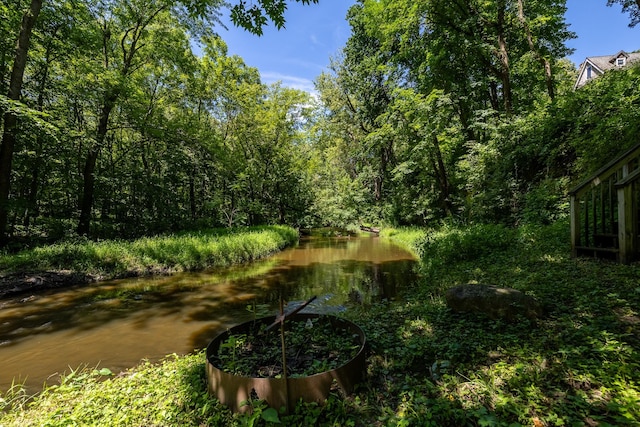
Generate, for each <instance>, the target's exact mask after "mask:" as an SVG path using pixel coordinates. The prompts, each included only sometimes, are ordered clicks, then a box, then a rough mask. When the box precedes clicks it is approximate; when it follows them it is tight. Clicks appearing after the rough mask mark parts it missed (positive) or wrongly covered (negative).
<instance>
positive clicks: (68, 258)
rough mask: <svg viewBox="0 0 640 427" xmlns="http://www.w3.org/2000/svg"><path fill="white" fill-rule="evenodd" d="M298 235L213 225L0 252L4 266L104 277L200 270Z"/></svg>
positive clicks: (259, 254) (263, 251)
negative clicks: (126, 238) (173, 232)
mask: <svg viewBox="0 0 640 427" xmlns="http://www.w3.org/2000/svg"><path fill="white" fill-rule="evenodd" d="M297 239H298V234H297V232H296V230H294V229H293V228H291V227H285V226H264V227H249V228H234V229H211V230H204V231H199V232H190V233H182V234H176V235H169V236H155V237H149V238H142V239H138V240H135V241H131V242H129V241H101V242H93V241H89V240H84V241H74V242H65V243H59V244H55V245H50V246H43V247H38V248H35V249H31V250H26V251H22V252H19V253H17V254H14V255H3V256H1V257H0V270H2V271H3V272H5V273H11V272H21V271H50V270H54V271H59V270H72V271H75V272H79V273H87V274H91V275H97V276H100V277H103V278H104V277H121V276H126V275H143V274H152V273H167V272H169V273H171V272H179V271H196V270H202V269H205V268H209V267H224V266H229V265H232V264H237V263H242V262H248V261H252V260H254V259H258V258H263V257H265V256H267V255H269V254H271V253H273V252H276V251H278V250H280V249H282V248H283V247H285V246H288V245H291V244H293V243H295V242H296V241H297Z"/></svg>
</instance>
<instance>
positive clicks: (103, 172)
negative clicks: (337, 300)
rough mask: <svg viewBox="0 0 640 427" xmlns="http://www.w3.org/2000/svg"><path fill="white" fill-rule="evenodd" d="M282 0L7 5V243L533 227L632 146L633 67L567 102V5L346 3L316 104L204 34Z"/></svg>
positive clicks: (1, 190) (2, 206) (2, 217)
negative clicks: (284, 229)
mask: <svg viewBox="0 0 640 427" xmlns="http://www.w3.org/2000/svg"><path fill="white" fill-rule="evenodd" d="M299 1H300V2H301V3H303V4H311V3H316V1H315V0H314V1H312V0H299ZM609 3H615V2H609ZM620 3H622V5H623V6H624V7H625V9H624V10H625V11H629V12H631V13H632V17H633V16H635V15H633V14H634V13H635V12H636V11H637V5H636V4H635V3H634V2H626V1H625V2H620ZM286 5H287V2H286V1H284V0H277V1H275V0H260V1H256V2H251V3H247V2H244V1H239V2H232V3H231V4H228V5H227V4H225V3H223V2H220V1H218V0H199V1H195V0H194V1H192V0H184V1H178V0H158V1H154V2H152V3H149V2H137V1H135V0H113V1H95V2H94V1H84V2H73V3H69V2H65V1H63V2H54V3H46V2H45V3H42V2H41V0H31V2H25V1H19V2H17V3H16V4H15V6H17V7H13V6H11V7H10V5H9V4H6V3H3V4H2V5H1V6H0V12H1V14H2V18H3V19H2V24H0V36H1V37H0V40H2V42H0V94H2V95H1V96H0V113H2V115H3V120H2V131H3V137H2V138H3V140H2V141H3V142H2V147H3V148H2V150H1V152H0V160H1V162H2V163H1V166H0V228H2V229H3V230H4V232H5V233H3V237H4V240H3V241H4V243H7V242H8V243H11V242H14V243H17V244H23V243H24V242H25V241H26V242H33V241H34V240H42V241H45V242H50V241H54V240H57V239H60V238H63V237H69V236H73V235H76V234H80V235H88V236H89V237H92V238H113V237H117V238H134V237H139V236H141V235H149V234H155V233H159V232H167V231H178V230H184V229H189V228H191V229H192V228H199V227H212V226H213V227H217V226H236V225H256V224H268V223H288V224H291V225H294V226H315V225H335V226H343V227H344V226H357V225H359V224H362V223H368V224H371V223H381V222H387V223H390V224H397V225H402V224H421V225H430V224H435V223H438V222H439V221H441V220H442V219H444V218H447V217H449V218H454V219H455V220H457V221H462V222H487V221H489V222H500V223H507V224H514V223H523V222H524V223H526V222H543V223H547V222H550V221H554V220H555V219H557V218H558V217H561V216H562V215H563V214H564V213H565V212H566V203H565V197H564V196H565V194H566V191H567V188H568V187H569V186H570V185H572V183H574V182H576V181H577V180H578V179H580V178H583V177H584V176H585V174H587V173H588V172H590V171H592V170H594V169H597V168H598V167H599V166H601V165H602V163H603V162H604V160H603V159H609V158H610V157H612V156H614V155H615V154H617V153H619V152H620V151H621V150H624V149H625V148H627V147H629V146H630V145H631V144H634V143H636V142H637V141H636V140H635V138H634V135H636V134H637V131H638V126H639V125H638V117H640V115H639V114H638V103H637V102H636V101H637V99H638V91H639V89H638V87H639V85H638V84H637V82H638V69H637V67H635V68H634V67H628V68H626V69H624V70H619V71H617V72H612V73H607V75H606V76H604V77H603V78H601V79H597V80H596V81H594V82H591V83H590V84H588V85H586V86H585V87H583V88H581V89H579V90H576V91H574V90H573V83H574V81H575V75H576V70H575V66H574V65H573V64H571V63H569V62H568V61H567V60H566V59H565V57H566V55H567V54H568V53H569V52H570V50H569V49H568V48H567V47H566V44H565V43H566V42H567V40H569V39H570V38H572V37H573V36H574V35H573V34H572V33H571V32H570V31H569V29H568V27H567V24H566V23H565V21H564V13H565V10H566V6H565V1H564V0H508V1H507V0H494V1H489V2H486V1H477V0H474V1H467V0H464V1H463V0H447V1H442V0H424V1H420V2H413V1H406V0H402V1H390V0H359V1H358V2H357V3H356V4H355V5H354V6H353V7H352V8H351V9H350V11H349V13H348V16H347V19H348V21H349V23H350V25H351V28H352V35H351V37H350V38H349V40H348V42H347V44H346V46H345V47H344V48H343V50H342V52H340V54H339V55H338V56H337V57H336V58H334V59H333V65H332V67H331V70H330V71H329V72H327V73H324V74H322V75H321V76H319V77H318V80H317V90H318V98H317V100H316V99H315V98H313V97H310V96H309V95H308V94H306V93H304V92H300V91H296V90H292V89H288V88H283V87H281V86H279V85H277V84H276V85H272V86H266V85H263V84H262V83H261V82H260V77H259V73H258V72H257V70H256V69H254V68H251V67H249V66H247V65H246V64H244V62H243V61H242V59H241V58H238V57H234V56H231V57H230V56H228V55H227V50H226V46H225V43H224V41H223V40H221V39H220V38H219V37H218V36H217V35H216V33H215V29H216V26H217V25H221V24H220V21H219V18H220V14H221V13H222V12H223V8H224V7H227V6H228V7H230V9H231V16H232V20H233V21H234V22H235V23H236V24H238V25H241V26H243V27H244V28H246V29H248V30H249V31H252V32H254V33H256V34H260V33H261V32H262V28H263V26H264V25H267V24H268V22H269V20H271V21H272V22H273V23H274V24H275V25H276V26H277V27H282V26H283V24H284V21H283V13H284V11H285V9H286ZM310 7H311V6H310ZM15 40H17V41H18V47H19V48H18V49H15V46H16V45H15V44H14V41H15ZM612 53H613V52H612ZM4 94H7V95H6V96H5V95H4ZM614 142H615V143H614Z"/></svg>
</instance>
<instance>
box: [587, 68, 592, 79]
mask: <svg viewBox="0 0 640 427" xmlns="http://www.w3.org/2000/svg"><path fill="white" fill-rule="evenodd" d="M589 79H591V65H587V80H589Z"/></svg>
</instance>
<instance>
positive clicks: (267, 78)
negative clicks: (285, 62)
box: [260, 71, 315, 93]
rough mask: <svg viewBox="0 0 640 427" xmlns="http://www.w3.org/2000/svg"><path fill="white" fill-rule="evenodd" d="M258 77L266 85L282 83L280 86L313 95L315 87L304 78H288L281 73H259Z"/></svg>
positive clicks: (310, 81)
mask: <svg viewBox="0 0 640 427" xmlns="http://www.w3.org/2000/svg"><path fill="white" fill-rule="evenodd" d="M260 76H261V78H262V82H263V83H266V84H271V83H276V82H282V86H286V87H290V88H293V89H299V90H304V91H306V92H309V93H315V87H314V85H313V81H312V80H309V79H306V78H304V77H297V76H289V75H286V74H282V73H275V72H270V71H267V72H261V73H260Z"/></svg>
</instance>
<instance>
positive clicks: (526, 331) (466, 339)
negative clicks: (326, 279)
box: [0, 223, 640, 427]
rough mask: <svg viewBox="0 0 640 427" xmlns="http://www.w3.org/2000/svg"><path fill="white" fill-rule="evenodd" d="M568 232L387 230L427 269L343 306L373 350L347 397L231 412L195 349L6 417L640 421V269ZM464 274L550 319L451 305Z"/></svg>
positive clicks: (561, 228)
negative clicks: (518, 296)
mask: <svg viewBox="0 0 640 427" xmlns="http://www.w3.org/2000/svg"><path fill="white" fill-rule="evenodd" d="M568 230H569V227H568V225H567V224H566V223H556V224H553V225H550V226H544V227H543V226H535V227H534V226H529V227H523V228H519V229H505V228H501V227H493V226H488V227H484V226H477V227H472V228H470V229H461V228H453V227H449V228H443V229H440V230H411V229H407V230H400V231H398V230H396V231H394V232H393V233H389V234H393V235H391V238H399V239H404V240H403V241H404V244H405V245H409V246H411V247H413V250H414V251H415V252H416V253H420V254H421V255H422V258H421V263H420V270H421V272H422V273H423V274H422V278H421V279H420V280H419V282H418V283H414V284H411V285H409V286H408V288H407V290H406V292H405V295H404V299H401V298H399V299H398V300H397V302H390V301H382V302H379V303H375V304H371V305H367V306H363V307H361V308H357V309H352V310H350V311H347V312H346V315H347V316H348V317H349V318H350V320H352V321H354V322H355V323H357V324H358V325H359V326H360V327H361V328H362V329H364V331H365V333H366V336H367V342H368V343H369V350H370V355H369V357H368V376H367V381H366V382H365V383H364V384H362V385H361V386H360V387H359V388H357V389H356V392H355V393H354V394H353V395H351V396H347V397H344V396H341V395H339V394H331V395H330V396H329V398H328V399H327V401H326V402H325V404H324V405H317V404H303V403H300V404H299V405H298V406H297V407H296V408H295V409H294V410H293V412H292V413H291V414H289V415H286V414H275V413H274V411H270V412H267V407H266V406H265V405H264V402H259V401H256V402H250V404H251V405H252V406H253V407H254V408H258V411H257V412H254V414H253V415H250V414H245V415H240V414H236V415H232V414H230V413H229V411H228V410H227V409H225V408H224V407H222V406H221V405H220V404H219V403H217V401H216V400H214V399H212V398H211V397H210V396H208V395H207V393H206V385H205V384H206V382H205V377H204V355H202V354H196V355H189V356H185V357H172V358H169V359H168V360H167V361H165V362H164V363H163V364H161V365H151V364H147V363H144V364H142V365H141V366H139V367H137V368H135V369H134V370H132V371H131V372H130V373H128V374H127V375H125V376H122V377H115V378H109V379H107V380H106V381H104V380H103V379H102V378H103V377H100V378H97V377H96V376H95V375H94V374H92V373H90V374H89V375H88V376H86V377H84V378H82V379H81V380H82V381H83V383H82V387H71V386H70V385H69V384H68V383H64V382H63V384H62V385H60V386H58V387H57V388H56V387H53V388H51V389H48V390H45V391H44V392H43V393H42V394H40V395H39V396H38V397H36V398H35V400H34V401H33V403H30V404H28V405H13V406H12V408H13V409H7V412H6V413H5V414H4V415H0V425H3V426H6V427H9V426H18V425H20V426H22V425H52V426H57V425H70V424H76V425H97V424H101V425H130V426H142V425H163V426H178V425H209V426H227V425H256V426H258V425H259V426H271V425H276V424H277V422H278V421H279V422H280V423H281V424H279V425H317V426H338V425H340V426H369V425H371V426H386V425H393V426H505V427H515V426H535V427H541V426H599V427H610V426H638V425H640V311H639V309H638V307H640V287H639V285H638V267H639V265H638V264H634V265H628V266H624V265H618V264H615V263H610V262H601V261H597V260H592V259H572V258H570V256H569V248H568V242H569V231H568ZM407 236H410V237H407ZM456 248H459V250H457V249H456ZM469 282H483V283H488V284H495V285H502V286H509V287H513V288H516V289H519V290H521V291H523V292H526V293H528V294H530V295H532V296H534V297H536V298H537V299H538V300H539V301H540V302H541V303H542V304H543V306H544V307H545V315H544V316H543V317H542V318H541V319H538V320H537V321H531V320H528V319H524V318H523V319H520V320H518V321H517V322H511V323H510V322H505V321H495V320H491V319H488V318H486V317H483V316H481V315H472V314H458V313H454V312H452V311H450V310H448V309H447V307H446V305H445V303H444V299H443V297H442V294H443V291H444V290H446V289H447V288H448V287H450V286H454V285H456V284H461V283H469ZM76 380H80V378H79V377H78V376H76ZM4 399H5V400H4V401H3V402H6V401H7V400H10V394H7V395H5V397H4ZM18 401H19V400H18ZM263 414H264V416H263Z"/></svg>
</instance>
